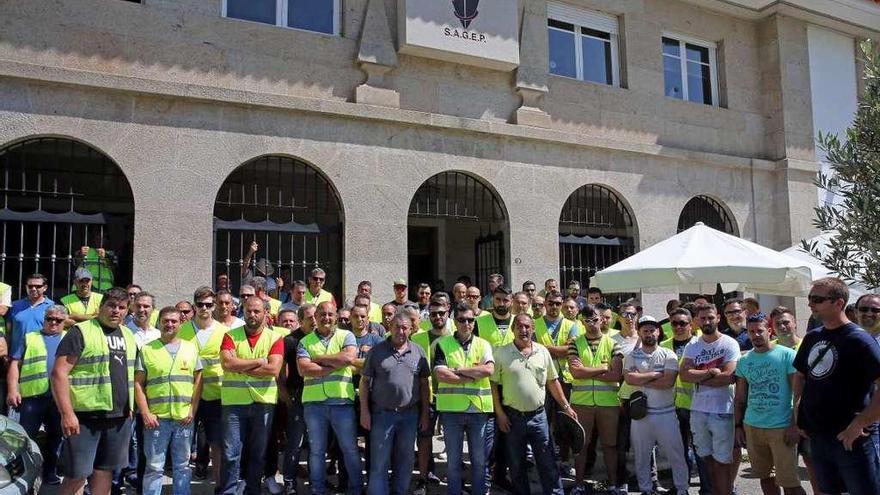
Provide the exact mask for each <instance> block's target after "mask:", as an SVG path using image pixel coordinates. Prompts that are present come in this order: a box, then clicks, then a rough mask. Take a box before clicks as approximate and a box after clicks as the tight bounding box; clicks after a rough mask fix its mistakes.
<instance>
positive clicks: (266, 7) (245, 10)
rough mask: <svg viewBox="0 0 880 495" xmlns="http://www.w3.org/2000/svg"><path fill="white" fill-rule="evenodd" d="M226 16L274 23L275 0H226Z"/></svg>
mask: <svg viewBox="0 0 880 495" xmlns="http://www.w3.org/2000/svg"><path fill="white" fill-rule="evenodd" d="M226 17H232V18H235V19H244V20H246V21H254V22H265V23H266V24H275V0H226Z"/></svg>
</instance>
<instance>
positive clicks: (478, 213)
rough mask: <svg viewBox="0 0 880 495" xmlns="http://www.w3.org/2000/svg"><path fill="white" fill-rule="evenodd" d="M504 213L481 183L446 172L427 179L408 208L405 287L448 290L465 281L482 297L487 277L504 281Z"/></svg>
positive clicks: (506, 267) (506, 233)
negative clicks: (496, 275) (498, 276)
mask: <svg viewBox="0 0 880 495" xmlns="http://www.w3.org/2000/svg"><path fill="white" fill-rule="evenodd" d="M509 232H510V226H509V222H508V216H507V209H506V208H505V207H504V204H503V203H502V201H501V199H500V198H499V197H498V195H497V194H496V193H495V192H494V191H493V190H491V189H490V188H489V187H488V186H487V185H486V184H485V183H484V182H483V181H482V180H481V179H478V178H477V177H475V176H473V175H470V174H468V173H465V172H458V171H450V172H443V173H440V174H437V175H435V176H433V177H431V178H430V179H428V180H426V181H425V182H424V183H423V184H422V185H421V187H419V189H418V191H416V194H415V196H414V197H413V199H412V202H410V205H409V221H408V253H409V256H408V258H409V259H408V261H409V263H408V265H409V279H410V280H409V284H410V288H411V289H414V288H415V287H416V284H418V283H421V282H424V283H428V284H431V285H432V286H433V287H435V288H441V287H442V288H443V289H444V290H448V289H450V288H451V287H452V285H453V284H454V283H455V281H456V280H457V279H459V278H461V277H467V278H468V279H470V280H471V281H472V282H473V283H474V284H476V285H477V286H479V287H480V290H481V291H483V292H484V293H485V291H486V290H487V287H488V278H489V275H491V274H493V273H500V274H501V275H504V277H505V279H508V278H509V277H508V274H509V263H510V262H509V256H508V252H509V251H508V239H509Z"/></svg>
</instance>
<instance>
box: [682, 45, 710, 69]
mask: <svg viewBox="0 0 880 495" xmlns="http://www.w3.org/2000/svg"><path fill="white" fill-rule="evenodd" d="M684 49H685V51H687V59H688V60H693V61H694V62H702V63H704V64H708V63H709V49H708V48H706V47H704V46H696V45H691V44H689V43H688V44H686V45H684Z"/></svg>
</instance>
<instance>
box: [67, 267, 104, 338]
mask: <svg viewBox="0 0 880 495" xmlns="http://www.w3.org/2000/svg"><path fill="white" fill-rule="evenodd" d="M73 284H74V285H75V286H76V292H73V293H72V294H68V295H66V296H64V297H62V298H61V304H63V305H64V307H65V308H67V313H68V316H67V322H66V323H65V327H69V326H72V325H76V324H77V323H79V322H81V321H86V320H91V319H92V318H94V317H95V316H97V315H98V308H99V307H100V306H101V298H102V297H103V296H102V295H101V294H98V293H96V292H92V273H91V272H89V271H88V270H87V269H85V268H77V269H76V272H74V274H73Z"/></svg>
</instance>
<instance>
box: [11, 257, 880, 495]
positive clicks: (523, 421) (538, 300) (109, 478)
mask: <svg viewBox="0 0 880 495" xmlns="http://www.w3.org/2000/svg"><path fill="white" fill-rule="evenodd" d="M261 273H265V269H263V270H261V271H259V270H258V271H256V272H250V271H247V272H243V275H244V276H245V278H244V282H245V283H244V284H243V285H241V287H239V288H238V291H237V292H236V293H233V292H232V291H231V290H230V289H231V288H230V286H229V278H228V276H226V275H225V274H224V275H221V276H220V277H219V279H218V284H217V286H215V287H199V288H197V289H196V290H195V291H194V294H193V298H192V300H191V301H181V302H178V303H177V304H176V305H173V306H165V307H162V308H159V307H158V306H157V303H156V298H155V297H154V296H153V295H151V294H149V293H147V292H145V291H143V290H142V289H141V288H140V287H139V286H137V285H129V286H128V287H127V288H126V289H121V288H110V289H108V290H106V291H104V292H103V293H102V294H99V293H97V292H94V291H93V290H92V280H93V277H92V274H91V273H90V272H89V271H88V270H87V269H85V268H81V269H78V270H77V271H76V273H75V277H74V278H75V282H74V287H75V290H74V292H72V293H71V294H69V295H67V296H65V297H63V298H61V304H56V303H55V302H53V301H51V300H49V299H48V298H46V297H45V291H46V288H47V280H46V277H44V276H43V275H40V274H34V275H31V276H30V277H28V278H27V281H26V286H25V288H26V291H27V297H25V298H23V299H21V300H18V301H15V302H11V301H9V296H8V294H9V292H10V288H9V286H0V313H3V314H4V315H5V317H6V321H7V339H6V340H7V342H8V346H9V347H8V352H6V351H7V349H5V348H3V349H0V351H2V352H0V354H4V355H6V356H7V359H8V360H9V362H8V373H7V381H6V386H7V390H6V397H7V400H6V402H7V404H8V406H9V407H10V408H12V409H14V410H16V411H18V412H19V414H20V418H21V422H22V424H23V426H24V428H25V429H26V430H27V431H28V433H29V434H30V435H31V436H32V437H36V436H37V435H38V433H40V432H41V431H42V433H40V434H41V435H43V436H44V437H45V441H44V442H43V444H42V448H43V455H44V459H45V462H44V465H43V482H44V483H45V484H49V485H56V484H60V488H59V493H61V494H62V495H72V494H74V493H78V492H80V491H81V490H83V489H84V487H85V488H87V489H88V490H89V491H90V492H91V494H92V495H107V494H110V493H111V492H116V491H118V490H120V489H121V487H122V486H124V485H128V489H131V490H135V491H137V492H138V493H143V494H145V495H158V494H159V493H161V491H162V479H163V478H162V477H163V473H164V472H165V471H166V470H167V469H170V470H171V471H172V476H171V478H172V480H173V483H172V484H173V493H174V494H175V495H187V494H188V493H189V492H190V484H191V477H192V476H193V474H194V475H195V476H196V477H199V478H210V479H211V480H213V482H214V484H215V485H214V486H215V490H214V491H215V493H222V494H225V495H241V494H248V495H256V494H259V493H261V491H262V489H263V488H265V489H266V490H267V491H268V492H269V493H271V494H273V495H278V494H282V493H284V494H286V495H295V494H296V493H298V490H301V487H303V486H307V487H308V488H307V489H308V491H309V492H310V493H313V494H318V495H322V494H324V493H327V492H328V491H331V490H332V488H333V487H330V486H328V473H329V474H331V475H332V474H336V475H337V476H336V479H337V486H336V487H335V488H336V489H337V490H338V491H342V492H345V493H349V494H360V493H362V492H363V491H366V492H367V493H369V494H373V495H379V494H388V493H392V494H404V493H417V494H423V493H425V492H426V491H427V490H433V491H439V490H441V488H437V486H439V484H440V483H441V482H442V479H441V477H440V475H441V474H443V475H445V487H444V488H442V490H443V492H445V493H449V494H452V495H458V494H460V493H462V492H463V490H464V486H465V485H468V486H469V488H468V492H469V493H470V494H473V495H482V494H485V493H488V491H489V490H490V489H492V487H498V488H501V489H504V490H506V491H508V492H511V493H514V494H517V495H519V494H528V493H530V488H529V487H530V484H529V476H528V472H529V469H530V468H531V467H532V466H534V468H536V471H537V477H538V479H539V481H540V486H541V493H545V494H562V493H565V492H564V491H563V490H564V488H563V480H569V479H570V480H572V483H569V482H568V481H566V485H570V486H566V490H567V491H569V492H570V493H571V494H575V495H579V494H584V493H589V492H597V491H601V490H604V491H605V492H606V493H611V494H623V493H628V492H630V490H631V489H632V491H635V492H639V493H642V494H655V493H665V492H667V491H674V493H677V494H679V495H681V494H685V493H688V490H689V486H690V484H691V479H692V478H698V479H699V493H701V494H712V495H730V494H731V493H736V479H737V473H738V472H739V464H740V459H741V455H742V449H743V448H745V449H747V451H748V454H749V461H750V462H751V473H752V474H753V475H754V476H756V477H758V478H760V485H761V489H762V491H763V493H764V494H765V495H769V494H776V493H780V491H782V492H784V493H785V494H786V495H793V494H803V493H805V492H804V489H803V488H802V482H801V479H800V477H799V475H798V457H799V456H802V457H803V460H804V462H805V463H806V465H807V467H808V468H809V482H810V483H811V484H812V487H813V492H814V493H824V494H837V493H844V492H846V493H850V494H852V495H877V494H878V493H880V438H878V428H877V421H878V419H880V394H874V391H875V387H876V384H880V381H878V380H880V346H878V343H877V340H875V337H877V336H878V335H880V295H876V294H869V295H866V296H862V297H861V298H860V299H859V300H858V302H857V303H856V317H857V320H858V321H857V322H852V321H850V320H849V319H848V318H847V317H846V315H845V306H846V304H847V301H848V299H849V291H848V288H847V286H846V285H845V284H844V283H843V282H841V281H840V280H838V279H834V278H826V279H821V280H819V281H817V282H815V283H814V284H813V287H812V290H811V291H810V295H809V307H810V309H811V311H812V315H813V318H814V319H815V320H816V321H817V322H819V325H818V326H817V327H816V328H814V329H812V330H811V331H809V332H807V333H806V334H805V335H802V333H803V332H799V331H798V329H797V328H796V326H797V325H796V319H795V316H794V313H793V312H792V311H791V310H789V309H787V308H785V307H781V306H780V307H776V308H774V309H773V310H772V311H771V312H770V313H769V315H767V314H764V313H763V312H761V310H760V308H759V307H758V304H757V301H756V300H754V299H750V300H746V301H743V300H740V299H729V300H726V301H724V302H723V303H722V304H719V305H717V306H716V305H714V304H712V303H711V302H710V300H709V299H708V298H706V297H698V298H696V299H695V300H694V301H692V302H688V303H684V304H683V303H681V302H680V301H678V300H672V301H669V304H668V305H667V315H666V317H665V318H664V319H662V320H658V319H656V318H654V317H652V316H650V315H645V314H642V313H643V311H642V308H641V305H640V303H639V302H638V301H637V300H632V299H631V300H628V301H625V302H623V303H622V304H620V305H619V306H617V307H616V308H612V307H611V306H609V305H607V304H606V303H605V300H604V297H603V294H602V293H601V291H600V290H598V289H596V288H590V289H589V290H588V291H587V293H586V297H584V295H583V294H582V289H581V287H580V285H579V284H578V283H577V282H573V283H572V284H571V285H570V286H569V287H568V288H567V289H568V290H567V291H566V293H565V294H563V293H562V292H560V290H559V285H558V282H557V281H556V280H548V281H546V283H545V284H544V290H543V291H540V292H538V290H537V287H536V284H535V283H533V282H531V281H527V282H525V283H524V284H522V290H521V291H519V292H515V293H514V292H513V291H512V290H511V289H510V288H509V287H508V286H507V285H505V283H504V280H503V278H502V277H501V276H500V275H493V276H492V277H490V280H489V294H486V295H485V296H484V295H483V294H481V292H480V290H479V288H478V287H476V286H473V285H471V286H468V285H467V284H466V283H458V284H456V285H455V286H454V287H453V288H452V290H451V296H450V295H448V294H447V293H445V292H433V293H432V290H431V287H430V286H429V285H427V284H420V285H419V286H418V287H417V288H416V290H415V291H413V292H414V294H415V295H416V296H417V297H416V298H417V301H410V300H409V299H408V295H409V287H408V285H407V282H406V280H403V279H401V280H396V281H395V282H394V294H395V298H394V299H393V300H392V301H390V302H387V303H385V304H379V303H377V302H376V301H374V300H373V296H372V284H371V283H370V282H369V281H363V282H361V283H360V284H359V285H358V290H357V294H356V296H355V297H354V298H353V299H352V300H351V301H349V302H347V303H345V304H337V301H335V299H334V297H333V295H332V294H330V293H329V292H327V291H326V290H324V289H323V285H324V282H325V278H326V274H325V273H324V271H323V270H321V269H315V270H313V271H312V272H311V274H310V277H309V278H308V280H307V281H306V282H302V281H292V282H290V283H287V284H285V281H283V280H282V279H280V278H279V279H277V280H273V281H272V284H271V287H272V288H270V284H269V283H268V281H267V279H266V278H265V277H263V276H261ZM4 294H5V297H6V300H5V301H4V299H3V296H4ZM859 325H861V326H859ZM441 434H442V440H443V443H444V444H445V448H444V449H443V453H442V454H443V455H444V456H445V460H446V469H445V472H441V471H440V470H438V469H436V465H435V463H436V462H437V461H438V460H439V459H440V455H441V452H438V451H437V450H436V449H435V448H434V439H435V438H437V437H438V435H441ZM361 438H363V445H364V447H363V449H361V447H360V445H361V441H360V439H361ZM465 441H467V448H465ZM303 450H307V451H308V456H307V458H305V460H307V462H306V467H304V466H303V465H301V462H300V461H301V460H303V459H302V458H301V452H302V451H303ZM628 453H632V455H633V457H634V463H629V462H628ZM465 454H466V455H465ZM658 454H659V455H658ZM465 458H467V460H468V461H469V466H468V464H465V462H464V461H465ZM600 458H601V463H600V462H599V459H600ZM600 464H601V465H600ZM630 465H632V466H633V471H634V472H632V473H631V472H630V468H629V466H630ZM191 466H194V468H193V467H191ZM667 468H668V469H669V470H670V471H671V473H672V486H671V488H664V487H663V486H661V485H660V483H659V482H658V477H657V471H658V470H664V469H667ZM209 469H210V471H209ZM414 471H415V472H417V473H418V474H417V476H416V479H415V480H413V479H412V478H413V472H414ZM279 473H280V475H281V479H283V485H282V484H279V483H278V482H277V481H276V479H277V478H276V477H277V476H278V474H279ZM365 473H366V475H365ZM631 476H632V477H633V478H634V479H635V485H637V486H630V485H629V481H630V479H631ZM305 480H307V481H308V483H307V484H305V483H304V481H305ZM86 483H88V485H87V486H86ZM432 485H434V486H435V487H434V488H432Z"/></svg>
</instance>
